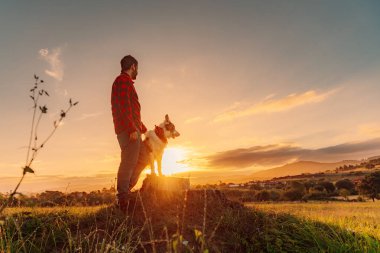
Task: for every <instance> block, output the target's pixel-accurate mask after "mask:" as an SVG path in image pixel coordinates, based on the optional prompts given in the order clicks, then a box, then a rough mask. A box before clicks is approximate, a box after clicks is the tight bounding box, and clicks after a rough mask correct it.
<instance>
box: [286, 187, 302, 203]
mask: <svg viewBox="0 0 380 253" xmlns="http://www.w3.org/2000/svg"><path fill="white" fill-rule="evenodd" d="M303 195H304V192H303V191H301V190H300V189H291V190H288V191H286V192H285V193H284V199H285V200H289V201H295V200H301V199H302V197H303Z"/></svg>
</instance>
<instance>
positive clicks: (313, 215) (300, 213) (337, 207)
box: [247, 201, 380, 240]
mask: <svg viewBox="0 0 380 253" xmlns="http://www.w3.org/2000/svg"><path fill="white" fill-rule="evenodd" d="M247 206H249V207H253V208H257V209H258V210H261V211H265V212H272V213H276V214H283V213H286V214H291V215H295V216H297V217H300V218H303V219H307V220H313V221H319V222H323V223H326V224H329V225H334V226H338V227H340V228H342V229H346V230H348V231H353V232H355V233H359V234H362V235H366V236H372V237H374V238H377V239H378V240H380V201H377V202H312V203H310V202H309V203H264V204H262V203H250V204H247Z"/></svg>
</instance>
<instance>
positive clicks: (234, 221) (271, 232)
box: [0, 190, 380, 252]
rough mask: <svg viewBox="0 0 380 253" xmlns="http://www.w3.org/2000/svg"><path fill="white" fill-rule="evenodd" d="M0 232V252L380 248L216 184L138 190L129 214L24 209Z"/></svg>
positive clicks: (108, 209)
mask: <svg viewBox="0 0 380 253" xmlns="http://www.w3.org/2000/svg"><path fill="white" fill-rule="evenodd" d="M66 209H69V208H66ZM0 233H1V235H0V252H2V251H4V252H8V251H9V252H18V251H25V252H61V251H68V252H144V251H146V252H204V251H205V250H206V249H207V250H208V251H209V252H379V251H380V242H379V241H378V240H376V239H375V238H371V237H368V236H366V235H361V234H357V233H353V232H350V231H347V230H344V229H341V228H339V227H336V226H330V225H326V224H324V223H321V222H312V221H307V220H303V219H299V218H297V217H295V216H292V215H287V214H281V215H276V214H271V213H265V212H262V211H257V210H255V209H251V208H246V207H244V206H243V205H241V204H240V203H237V202H233V201H230V200H228V199H226V198H225V196H224V195H223V194H222V193H220V192H219V191H212V190H207V191H203V190H199V191H198V190H191V191H187V192H184V193H172V194H168V193H165V192H157V191H156V192H145V193H141V194H140V193H135V194H134V195H132V196H131V198H130V201H129V208H128V211H127V213H122V212H121V211H120V210H119V209H117V208H116V207H114V206H107V207H105V208H102V209H100V210H98V211H97V212H93V213H90V214H86V215H78V214H74V213H70V212H69V211H67V210H66V211H65V210H64V208H62V211H60V212H57V213H55V214H49V215H46V214H42V213H40V214H39V213H24V214H23V213H19V214H16V215H13V216H11V217H9V218H8V219H7V221H6V224H4V225H3V226H2V228H1V232H0Z"/></svg>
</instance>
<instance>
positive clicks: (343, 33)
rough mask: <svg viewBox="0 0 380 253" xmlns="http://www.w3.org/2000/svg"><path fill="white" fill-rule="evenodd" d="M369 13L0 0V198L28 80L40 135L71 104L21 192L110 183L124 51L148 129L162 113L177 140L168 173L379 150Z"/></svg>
mask: <svg viewBox="0 0 380 253" xmlns="http://www.w3.org/2000/svg"><path fill="white" fill-rule="evenodd" d="M379 13H380V1H377V0H373V1H356V0H353V1H349V0H336V1H330V0H326V1H322V0H321V1H301V0H299V1H297V0H292V1H290V0H289V1H285V0H277V1H274V0H273V1H269V0H266V1H251V0H247V1H211V0H210V1H80V2H79V1H35V2H33V3H32V2H31V1H7V2H5V1H4V2H3V3H1V8H0V76H1V79H0V103H1V106H0V113H1V115H2V119H1V121H0V138H1V141H2V142H1V145H0V192H4V191H9V190H10V189H12V188H13V187H14V185H15V184H16V182H17V177H19V176H20V175H21V172H22V170H21V168H22V166H23V165H24V163H25V159H26V153H27V144H28V137H29V131H30V125H31V118H32V105H33V104H32V100H31V99H30V98H29V90H30V88H32V87H33V74H37V75H39V76H40V77H41V78H42V79H44V80H45V84H44V86H45V88H46V90H47V91H48V92H50V97H49V98H45V100H44V101H43V103H42V104H46V105H47V107H48V114H47V115H46V117H45V118H43V120H42V122H41V129H40V136H41V138H43V136H46V135H47V134H48V133H49V131H50V130H51V129H52V127H53V121H54V120H56V119H57V118H58V117H59V112H60V110H61V109H63V108H66V107H67V105H68V100H69V98H73V99H74V100H75V101H77V100H78V101H79V104H78V106H77V107H76V108H74V109H73V110H72V111H71V112H70V113H69V115H68V117H67V119H66V120H65V121H64V124H63V125H62V127H60V128H59V129H58V131H57V132H56V134H55V135H54V136H53V138H52V139H51V140H50V141H49V142H48V144H47V145H46V147H45V148H44V149H42V151H41V153H40V154H39V155H38V158H37V160H36V161H35V163H34V164H33V166H32V167H33V169H35V171H36V174H35V175H32V174H31V175H28V176H27V179H26V181H25V185H23V186H22V187H23V188H21V190H25V191H40V190H45V189H53V188H54V189H55V188H59V187H63V188H65V187H68V189H69V190H74V189H81V188H84V186H96V187H98V186H99V187H100V186H102V187H103V186H106V187H109V186H110V185H111V184H112V183H113V182H112V180H114V178H115V176H116V172H117V169H118V164H119V161H120V148H119V146H118V143H117V139H116V136H115V133H114V128H113V122H112V114H111V104H110V95H111V93H110V92H111V85H112V82H113V80H114V79H115V77H116V76H117V75H118V74H119V72H120V64H119V62H120V59H121V58H122V57H123V56H124V55H127V54H132V55H133V56H135V57H136V58H137V60H138V61H139V75H138V77H137V80H136V82H135V86H136V90H137V92H138V94H139V99H140V103H141V106H142V119H143V122H144V123H145V125H146V126H147V127H148V128H149V129H153V128H154V125H155V124H157V125H158V124H159V123H161V122H162V121H163V120H164V115H165V114H169V116H170V118H171V120H172V122H173V123H175V125H176V128H177V129H178V131H179V132H180V133H181V136H180V137H179V138H177V139H175V140H170V142H169V146H168V150H167V153H166V155H165V157H164V160H165V161H164V166H166V167H165V168H164V170H165V172H166V173H167V174H173V173H174V172H185V173H184V174H183V175H187V176H189V177H190V178H192V180H194V182H197V180H200V179H202V180H203V181H204V180H205V179H212V180H213V181H215V180H218V179H222V180H225V177H226V176H230V175H231V177H232V176H235V175H250V174H252V173H253V172H255V171H258V170H262V169H266V168H272V167H275V166H280V165H283V164H286V163H289V162H294V161H299V160H312V161H322V162H328V161H341V160H345V159H362V158H366V157H370V156H374V155H380V117H379V116H380V113H379V108H380V99H379V98H380V16H379ZM82 186H83V187H82ZM70 187H71V188H70Z"/></svg>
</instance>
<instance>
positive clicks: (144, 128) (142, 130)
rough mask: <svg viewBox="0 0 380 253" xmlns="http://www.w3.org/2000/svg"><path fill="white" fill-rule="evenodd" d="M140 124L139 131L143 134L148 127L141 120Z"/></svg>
mask: <svg viewBox="0 0 380 253" xmlns="http://www.w3.org/2000/svg"><path fill="white" fill-rule="evenodd" d="M141 125H142V127H141V128H142V129H141V133H143V134H145V133H146V131H148V129H147V128H146V126H145V125H144V123H142V122H141Z"/></svg>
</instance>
